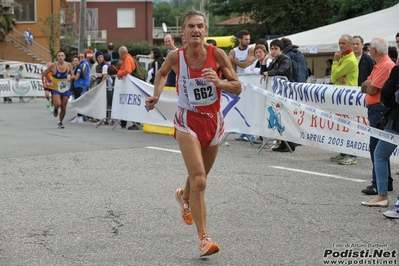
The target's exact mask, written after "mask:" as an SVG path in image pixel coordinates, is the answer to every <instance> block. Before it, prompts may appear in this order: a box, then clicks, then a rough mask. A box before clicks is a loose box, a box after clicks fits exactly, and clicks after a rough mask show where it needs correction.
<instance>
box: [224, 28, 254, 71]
mask: <svg viewBox="0 0 399 266" xmlns="http://www.w3.org/2000/svg"><path fill="white" fill-rule="evenodd" d="M237 39H238V43H239V44H238V46H237V47H235V48H234V49H232V50H230V52H229V59H230V62H231V64H232V65H233V67H234V68H235V70H236V73H237V74H244V69H245V68H246V67H248V66H250V65H251V64H252V62H253V61H254V59H255V55H254V48H253V47H252V48H250V47H249V44H250V42H251V36H250V34H249V32H248V31H247V30H241V31H239V32H238V35H237Z"/></svg>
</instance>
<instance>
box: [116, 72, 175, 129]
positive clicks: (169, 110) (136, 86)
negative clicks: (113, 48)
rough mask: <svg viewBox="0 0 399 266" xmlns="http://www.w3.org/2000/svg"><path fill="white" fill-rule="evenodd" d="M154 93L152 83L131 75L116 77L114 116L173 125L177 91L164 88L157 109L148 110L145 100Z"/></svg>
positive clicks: (135, 120)
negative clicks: (121, 77)
mask: <svg viewBox="0 0 399 266" xmlns="http://www.w3.org/2000/svg"><path fill="white" fill-rule="evenodd" d="M153 93H154V86H153V85H152V84H150V83H147V82H144V81H142V80H139V79H137V78H135V77H133V76H131V75H127V76H125V77H124V78H123V79H116V80H115V88H114V97H113V101H112V115H111V116H112V118H114V119H122V120H126V121H134V122H139V123H148V124H152V125H159V126H167V127H172V126H173V119H174V115H175V112H176V109H177V96H176V91H171V90H164V91H163V92H162V95H161V97H160V100H159V102H158V103H157V105H156V107H155V109H154V110H152V111H151V112H148V109H147V107H146V105H145V100H146V99H147V97H149V96H151V95H153Z"/></svg>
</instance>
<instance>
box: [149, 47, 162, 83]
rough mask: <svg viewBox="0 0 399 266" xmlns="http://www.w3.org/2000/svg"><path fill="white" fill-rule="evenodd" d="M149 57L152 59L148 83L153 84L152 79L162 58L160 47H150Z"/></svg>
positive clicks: (159, 66)
mask: <svg viewBox="0 0 399 266" xmlns="http://www.w3.org/2000/svg"><path fill="white" fill-rule="evenodd" d="M150 57H151V58H152V59H154V61H153V62H152V64H151V65H152V66H151V69H152V71H151V78H150V83H151V84H154V80H155V75H156V74H157V72H158V70H159V69H160V68H161V66H162V64H163V62H164V59H163V56H162V52H161V49H159V48H158V47H154V48H152V49H151V53H150Z"/></svg>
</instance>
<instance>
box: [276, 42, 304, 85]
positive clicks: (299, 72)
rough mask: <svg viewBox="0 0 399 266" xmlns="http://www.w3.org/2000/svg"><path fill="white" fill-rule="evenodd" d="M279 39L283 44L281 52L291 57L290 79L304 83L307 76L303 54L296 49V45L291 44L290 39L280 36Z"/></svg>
mask: <svg viewBox="0 0 399 266" xmlns="http://www.w3.org/2000/svg"><path fill="white" fill-rule="evenodd" d="M281 41H282V42H283V44H284V49H283V54H285V55H286V56H288V57H289V58H290V59H291V63H292V81H294V82H303V83H305V82H306V80H307V79H308V77H309V74H308V66H307V64H306V58H305V56H304V55H303V54H302V53H301V51H299V50H298V48H299V47H298V46H297V45H293V44H292V42H291V40H290V39H288V38H282V39H281Z"/></svg>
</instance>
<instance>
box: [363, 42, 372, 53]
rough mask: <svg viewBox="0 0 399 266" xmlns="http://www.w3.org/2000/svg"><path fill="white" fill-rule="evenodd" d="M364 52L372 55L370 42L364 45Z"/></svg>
mask: <svg viewBox="0 0 399 266" xmlns="http://www.w3.org/2000/svg"><path fill="white" fill-rule="evenodd" d="M363 52H364V53H365V54H368V55H370V43H369V42H367V43H365V44H364V46H363Z"/></svg>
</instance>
